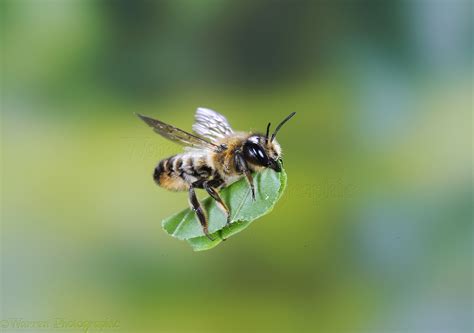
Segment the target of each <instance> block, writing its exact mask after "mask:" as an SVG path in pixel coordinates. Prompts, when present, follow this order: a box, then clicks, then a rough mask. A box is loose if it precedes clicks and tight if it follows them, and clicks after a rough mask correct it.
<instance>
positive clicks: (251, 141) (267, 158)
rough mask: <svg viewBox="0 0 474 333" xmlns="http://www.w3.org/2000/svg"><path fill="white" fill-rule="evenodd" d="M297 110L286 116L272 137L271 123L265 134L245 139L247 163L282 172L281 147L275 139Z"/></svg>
mask: <svg viewBox="0 0 474 333" xmlns="http://www.w3.org/2000/svg"><path fill="white" fill-rule="evenodd" d="M295 114H296V112H293V113H291V114H290V115H289V116H288V117H286V118H285V119H284V120H283V121H282V122H281V123H280V124H279V125H278V126H277V128H276V129H275V131H274V132H273V134H272V135H271V137H270V136H269V134H270V123H269V124H268V126H267V132H266V134H265V135H261V134H254V135H252V136H250V137H249V138H248V139H247V141H245V143H244V146H243V154H244V158H245V160H246V161H247V163H250V164H251V165H253V166H256V167H264V168H270V169H273V170H275V171H276V172H281V163H282V159H281V147H280V144H279V143H278V142H277V141H276V140H275V137H276V135H277V133H278V131H279V130H280V128H281V127H282V126H283V124H285V123H286V122H287V121H288V120H290V118H291V117H293V116H294V115H295Z"/></svg>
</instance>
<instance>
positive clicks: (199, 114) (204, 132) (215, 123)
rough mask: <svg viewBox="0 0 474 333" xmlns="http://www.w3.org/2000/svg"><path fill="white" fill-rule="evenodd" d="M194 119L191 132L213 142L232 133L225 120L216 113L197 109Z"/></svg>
mask: <svg viewBox="0 0 474 333" xmlns="http://www.w3.org/2000/svg"><path fill="white" fill-rule="evenodd" d="M194 118H195V121H196V122H195V123H194V125H193V131H194V132H196V133H197V134H199V135H201V136H203V137H206V138H208V139H211V141H213V142H215V141H217V140H219V139H223V138H225V137H226V136H229V135H231V134H232V133H234V131H233V130H232V128H231V127H230V125H229V122H228V121H227V119H226V118H225V117H224V116H223V115H221V114H220V113H217V112H216V111H212V110H210V109H206V108H198V109H197V110H196V115H195V116H194Z"/></svg>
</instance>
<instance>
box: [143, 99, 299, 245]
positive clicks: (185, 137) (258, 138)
mask: <svg viewBox="0 0 474 333" xmlns="http://www.w3.org/2000/svg"><path fill="white" fill-rule="evenodd" d="M295 114H296V112H292V113H291V114H289V115H288V116H287V117H286V118H285V119H283V121H282V122H281V123H280V124H279V125H278V126H277V127H276V128H275V131H274V132H273V133H272V135H271V136H270V126H271V123H268V125H267V130H266V134H265V135H263V134H260V133H248V132H234V130H233V129H232V127H231V126H230V125H229V122H228V121H227V119H226V118H225V117H224V116H223V115H221V114H219V113H217V112H215V111H213V110H210V109H206V108H198V109H197V110H196V114H195V123H194V125H193V126H192V129H193V131H194V133H195V134H191V133H188V132H186V131H183V130H182V129H179V128H177V127H174V126H171V125H168V124H166V123H164V122H162V121H160V120H156V119H153V118H150V117H147V116H144V115H141V114H137V116H138V117H139V118H141V119H142V120H143V121H144V122H145V123H146V124H147V125H149V126H150V127H151V128H153V130H154V131H155V132H156V133H158V134H160V135H161V136H163V137H165V138H166V139H169V140H171V141H173V142H176V143H179V144H182V145H184V146H185V152H183V153H181V154H177V155H174V156H171V157H168V158H165V159H163V160H161V161H160V162H159V163H158V165H157V166H156V168H155V170H154V172H153V179H154V180H155V182H156V184H157V185H158V186H161V187H163V188H165V189H167V190H171V191H187V192H188V197H189V204H190V207H191V209H192V210H193V211H194V212H195V214H196V216H197V218H198V220H199V222H200V224H201V226H202V230H203V233H204V235H206V236H207V237H208V238H209V239H211V240H213V239H212V237H211V236H210V234H209V230H208V221H207V216H206V212H205V211H204V208H203V206H202V205H201V203H200V202H199V200H198V199H197V197H196V192H195V189H204V190H205V191H206V192H207V193H208V194H209V195H210V196H211V197H212V198H213V199H214V200H215V201H216V203H217V206H218V207H219V208H220V210H221V211H222V212H223V213H224V214H225V215H226V217H227V224H230V222H231V219H230V213H231V212H230V210H229V208H228V206H227V205H226V203H225V202H224V201H223V200H222V198H221V196H220V195H219V190H221V189H222V188H225V187H227V186H229V185H230V184H232V183H234V182H235V181H237V180H239V179H241V178H243V177H245V179H246V180H247V183H248V185H249V187H250V190H251V193H252V198H253V200H255V186H254V183H253V177H252V173H253V172H259V171H261V170H263V169H265V168H270V169H273V170H275V171H276V172H281V166H282V163H283V160H282V150H281V147H280V144H279V143H278V142H277V141H276V140H275V138H276V135H277V134H278V131H279V130H280V129H281V127H282V126H283V125H284V124H285V123H286V122H287V121H288V120H290V119H291V118H292V117H293V116H294V115H295Z"/></svg>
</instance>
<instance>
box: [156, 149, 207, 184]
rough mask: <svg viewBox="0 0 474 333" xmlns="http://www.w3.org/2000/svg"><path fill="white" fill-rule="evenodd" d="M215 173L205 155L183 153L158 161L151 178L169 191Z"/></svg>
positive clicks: (204, 178)
mask: <svg viewBox="0 0 474 333" xmlns="http://www.w3.org/2000/svg"><path fill="white" fill-rule="evenodd" d="M214 175H215V171H214V169H213V168H212V166H210V165H209V161H208V159H207V157H206V155H201V154H196V153H184V154H179V155H175V156H171V157H169V158H166V159H164V160H161V161H160V163H158V166H157V167H156V168H155V172H154V174H153V178H154V179H155V182H156V183H157V184H158V185H159V186H161V187H163V188H166V189H168V190H171V191H184V190H187V189H189V186H190V185H191V184H192V183H194V182H196V181H198V180H208V179H211V178H212V177H213V176H214Z"/></svg>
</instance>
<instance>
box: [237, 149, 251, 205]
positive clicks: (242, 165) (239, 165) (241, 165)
mask: <svg viewBox="0 0 474 333" xmlns="http://www.w3.org/2000/svg"><path fill="white" fill-rule="evenodd" d="M235 162H236V163H237V168H238V169H240V170H242V172H243V173H244V175H245V179H247V183H248V184H249V186H250V190H251V191H252V199H253V201H255V186H254V185H253V177H252V172H251V171H250V169H249V167H248V165H247V162H245V159H244V157H243V155H242V153H240V152H239V153H236V154H235Z"/></svg>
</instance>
